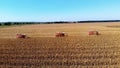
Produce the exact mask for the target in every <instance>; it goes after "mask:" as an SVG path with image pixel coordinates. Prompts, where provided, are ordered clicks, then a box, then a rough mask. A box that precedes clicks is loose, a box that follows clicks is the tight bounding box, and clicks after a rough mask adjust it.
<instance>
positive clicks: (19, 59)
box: [0, 23, 120, 68]
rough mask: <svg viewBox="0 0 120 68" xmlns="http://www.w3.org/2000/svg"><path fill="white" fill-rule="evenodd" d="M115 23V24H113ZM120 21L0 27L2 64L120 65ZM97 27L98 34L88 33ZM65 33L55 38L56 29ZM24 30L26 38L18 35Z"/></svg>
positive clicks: (39, 67)
mask: <svg viewBox="0 0 120 68" xmlns="http://www.w3.org/2000/svg"><path fill="white" fill-rule="evenodd" d="M116 26H117V27H116ZM118 26H120V23H84V24H83V23H81V24H40V25H23V26H12V27H4V28H2V27H1V28H0V67H1V68H58V67H62V68H120V28H118ZM91 30H96V31H99V32H100V33H101V35H99V36H89V35H88V31H91ZM59 31H62V32H65V33H67V34H68V37H62V38H57V37H55V33H56V32H59ZM17 33H23V34H26V35H27V36H29V37H30V38H27V39H17V38H16V34H17Z"/></svg>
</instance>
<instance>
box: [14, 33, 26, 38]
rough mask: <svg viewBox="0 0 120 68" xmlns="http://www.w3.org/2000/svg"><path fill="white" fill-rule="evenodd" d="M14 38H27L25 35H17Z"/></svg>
mask: <svg viewBox="0 0 120 68" xmlns="http://www.w3.org/2000/svg"><path fill="white" fill-rule="evenodd" d="M16 37H17V38H27V36H26V35H25V34H17V35H16Z"/></svg>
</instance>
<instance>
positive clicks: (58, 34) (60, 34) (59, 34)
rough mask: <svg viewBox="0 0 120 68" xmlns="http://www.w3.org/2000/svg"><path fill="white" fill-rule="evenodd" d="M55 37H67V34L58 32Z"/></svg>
mask: <svg viewBox="0 0 120 68" xmlns="http://www.w3.org/2000/svg"><path fill="white" fill-rule="evenodd" d="M55 36H56V37H65V36H66V35H65V32H57V33H56V34H55Z"/></svg>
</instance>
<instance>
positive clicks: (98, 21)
mask: <svg viewBox="0 0 120 68" xmlns="http://www.w3.org/2000/svg"><path fill="white" fill-rule="evenodd" d="M96 22H97V23H101V22H120V20H93V21H89V20H88V21H72V22H71V21H55V22H0V26H10V25H25V24H64V23H96Z"/></svg>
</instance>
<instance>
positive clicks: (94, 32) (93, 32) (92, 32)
mask: <svg viewBox="0 0 120 68" xmlns="http://www.w3.org/2000/svg"><path fill="white" fill-rule="evenodd" d="M89 35H100V34H99V32H98V31H89Z"/></svg>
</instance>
